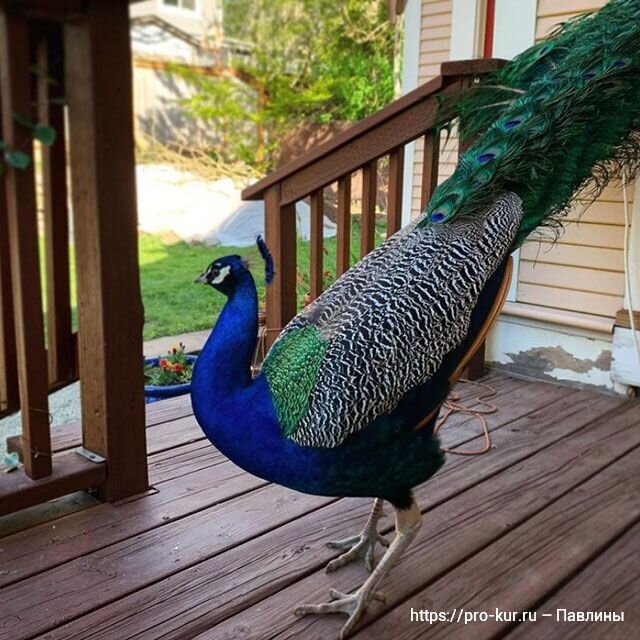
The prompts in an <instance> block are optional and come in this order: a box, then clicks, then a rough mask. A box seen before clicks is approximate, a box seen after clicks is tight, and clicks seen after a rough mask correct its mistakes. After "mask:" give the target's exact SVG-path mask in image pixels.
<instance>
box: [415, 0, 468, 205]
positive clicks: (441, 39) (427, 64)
mask: <svg viewBox="0 0 640 640" xmlns="http://www.w3.org/2000/svg"><path fill="white" fill-rule="evenodd" d="M414 1H415V0H414ZM452 11H453V0H423V2H422V16H421V21H422V28H421V34H420V58H419V65H418V85H420V84H424V83H425V82H427V81H428V80H430V79H431V78H434V77H435V76H437V75H439V73H440V64H441V63H443V62H446V61H447V60H449V59H450V55H449V54H450V47H451V16H452ZM423 151H424V147H423V144H422V141H421V140H418V141H417V142H416V145H415V162H414V164H413V188H412V191H411V193H412V201H411V211H412V215H414V216H415V215H417V214H418V213H419V212H420V189H421V184H422V154H423ZM440 162H441V164H440V167H441V171H440V173H441V179H444V178H445V177H446V176H448V175H450V174H451V173H452V171H453V168H454V167H455V164H456V162H457V141H456V140H455V139H453V140H451V141H450V143H449V144H448V145H447V149H445V150H444V152H443V154H442V155H441V157H440Z"/></svg>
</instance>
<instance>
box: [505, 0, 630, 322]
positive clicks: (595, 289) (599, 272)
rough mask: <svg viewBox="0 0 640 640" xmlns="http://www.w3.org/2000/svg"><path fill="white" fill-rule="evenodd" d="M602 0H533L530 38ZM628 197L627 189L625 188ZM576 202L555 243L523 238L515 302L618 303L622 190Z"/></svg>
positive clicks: (594, 307)
mask: <svg viewBox="0 0 640 640" xmlns="http://www.w3.org/2000/svg"><path fill="white" fill-rule="evenodd" d="M605 3H606V0H539V2H538V15H537V22H536V39H537V40H540V39H541V38H543V37H544V36H545V35H546V34H547V33H548V32H549V31H550V30H551V29H553V28H554V27H555V26H556V25H557V24H558V23H560V22H564V21H565V20H567V19H569V18H571V17H573V16H575V15H577V14H579V13H581V12H584V11H587V10H593V9H597V8H599V7H601V6H602V5H604V4H605ZM628 196H629V199H630V200H632V199H633V188H632V187H631V188H629V189H628ZM582 210H584V204H583V203H578V204H577V205H576V207H575V208H574V213H573V214H572V216H571V219H572V220H573V222H572V223H570V224H568V225H567V226H566V227H565V232H564V234H563V235H562V237H561V238H560V239H559V240H558V242H557V243H556V244H555V245H551V244H550V243H549V242H543V243H540V242H529V243H527V244H525V245H524V247H523V248H522V251H521V254H520V270H519V281H518V290H517V298H516V299H517V300H518V302H524V303H528V304H534V305H539V306H545V307H552V308H555V309H564V310H567V311H575V312H579V313H588V314H595V315H599V316H604V317H608V318H613V317H614V316H615V313H616V311H617V310H618V309H620V308H621V307H622V303H623V295H624V269H623V258H622V246H623V235H624V219H623V205H622V191H621V189H619V188H615V187H609V188H607V189H606V191H605V193H604V194H603V196H602V197H601V198H600V199H599V200H598V201H597V202H595V203H594V204H593V205H592V206H591V207H590V208H589V210H588V211H586V212H585V213H584V214H583V215H582V217H581V218H580V219H578V215H577V214H578V213H579V212H580V211H582Z"/></svg>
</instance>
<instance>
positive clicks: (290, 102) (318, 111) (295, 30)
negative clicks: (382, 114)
mask: <svg viewBox="0 0 640 640" xmlns="http://www.w3.org/2000/svg"><path fill="white" fill-rule="evenodd" d="M396 28H398V26H396ZM224 30H225V35H226V36H227V37H230V38H234V39H238V40H242V41H244V42H247V43H249V44H250V45H251V46H252V48H253V53H252V56H251V60H250V62H247V63H242V64H238V63H236V64H235V66H234V68H233V69H232V70H231V69H230V70H228V72H227V73H222V74H219V73H216V74H214V75H206V74H205V75H203V74H195V73H189V70H188V69H182V71H181V73H182V74H183V75H186V76H187V77H189V80H190V81H192V82H193V83H194V84H195V85H196V87H197V89H198V92H197V94H196V95H195V96H194V97H193V98H192V99H189V100H187V101H186V102H185V106H186V107H187V110H188V112H189V113H191V114H192V115H193V116H196V117H199V118H207V119H210V120H211V121H212V124H213V126H216V127H217V128H218V129H219V130H220V131H221V137H222V139H223V146H224V149H223V154H224V155H226V156H228V157H229V158H231V159H237V158H241V159H244V160H245V161H248V162H250V163H251V164H254V165H255V166H258V167H259V168H261V169H263V170H264V169H268V168H269V167H270V166H271V164H272V159H273V154H274V151H275V149H276V148H277V145H278V141H279V139H280V138H281V136H282V135H283V133H284V132H285V131H287V130H289V129H291V127H294V126H295V125H296V124H297V123H299V122H303V121H304V122H317V123H329V122H333V121H355V120H360V119H361V118H363V117H365V116H367V115H369V114H371V113H373V112H375V111H377V110H378V109H380V108H381V107H382V106H384V105H385V104H387V103H388V102H389V101H391V100H392V99H393V97H394V38H395V48H397V35H396V34H394V26H393V25H391V23H390V22H389V20H388V16H387V12H386V6H385V2H384V0H345V1H344V2H342V3H336V2H335V0H296V1H295V2H292V1H291V0H224ZM248 87H251V91H248ZM252 96H253V99H252ZM251 102H253V105H252V107H253V108H251V107H250V106H249V104H250V103H251ZM250 131H253V135H251V134H250V133H249V132H250Z"/></svg>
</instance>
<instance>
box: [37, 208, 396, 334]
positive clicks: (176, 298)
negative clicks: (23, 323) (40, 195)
mask: <svg viewBox="0 0 640 640" xmlns="http://www.w3.org/2000/svg"><path fill="white" fill-rule="evenodd" d="M384 232H385V228H384V222H379V223H378V225H377V229H376V244H379V243H380V242H381V241H382V240H383V239H384ZM359 242H360V224H359V217H358V216H355V217H354V218H353V221H352V241H351V264H354V263H355V262H356V261H357V259H358V257H359V247H360V245H359ZM138 247H139V256H140V283H141V288H142V299H143V303H144V315H145V324H144V339H145V340H151V339H153V338H159V337H163V336H172V335H177V334H180V333H187V332H189V331H197V330H200V329H210V328H211V327H212V326H213V324H214V323H215V320H216V318H217V316H218V314H219V313H220V311H221V310H222V307H223V306H224V303H225V298H224V296H222V295H221V294H220V293H218V292H217V291H214V290H213V289H211V288H210V287H203V286H201V285H200V286H197V285H194V284H193V279H194V278H195V277H196V276H197V275H198V274H200V273H201V272H202V271H204V269H205V268H206V267H207V265H209V264H210V263H211V262H213V261H214V260H216V259H217V258H220V257H222V256H226V255H229V254H232V253H236V254H238V255H241V256H242V257H244V258H246V259H247V260H248V261H249V263H250V265H251V270H252V272H253V275H254V278H255V280H256V284H257V287H258V298H259V300H260V302H261V303H264V295H265V288H264V263H263V262H262V259H261V258H260V255H259V253H258V251H257V249H256V248H254V247H228V246H219V247H208V246H205V245H200V244H187V243H185V242H169V241H166V240H163V239H162V238H161V237H160V236H153V235H141V236H140V237H139V241H138ZM41 251H42V247H41ZM297 254H298V286H297V292H298V308H299V309H301V308H302V306H303V302H304V296H305V294H306V293H307V292H308V291H309V264H310V246H309V242H302V241H300V240H299V241H298V246H297ZM74 258H75V256H74V255H73V251H71V260H70V262H71V269H72V274H71V282H72V300H73V302H72V304H73V307H74V309H73V313H74V316H73V317H74V326H75V304H76V303H75V300H76V295H75V271H74V270H75V259H74ZM335 264H336V239H335V238H326V239H325V241H324V270H325V286H328V285H329V284H330V283H331V282H333V280H334V279H335Z"/></svg>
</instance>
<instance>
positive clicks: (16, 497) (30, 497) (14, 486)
mask: <svg viewBox="0 0 640 640" xmlns="http://www.w3.org/2000/svg"><path fill="white" fill-rule="evenodd" d="M52 462H53V470H52V472H51V475H48V476H45V477H44V478H40V479H38V480H32V479H31V478H29V477H28V476H27V475H26V474H25V473H23V472H22V471H21V470H18V471H15V472H13V473H10V474H6V475H5V474H3V475H4V477H3V478H2V484H0V516H3V515H6V514H8V513H13V512H15V511H18V510H19V509H20V508H27V507H32V506H33V505H36V504H40V503H42V502H46V501H47V500H52V499H53V498H58V497H60V496H63V495H65V494H68V493H72V492H74V491H80V490H82V489H86V488H88V487H99V486H102V485H103V484H104V482H105V481H106V479H107V469H106V466H105V464H104V463H98V464H96V463H95V462H90V461H89V460H87V459H86V458H84V457H82V456H80V455H78V454H77V453H74V452H67V453H60V454H57V455H56V456H54V457H53V460H52Z"/></svg>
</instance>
